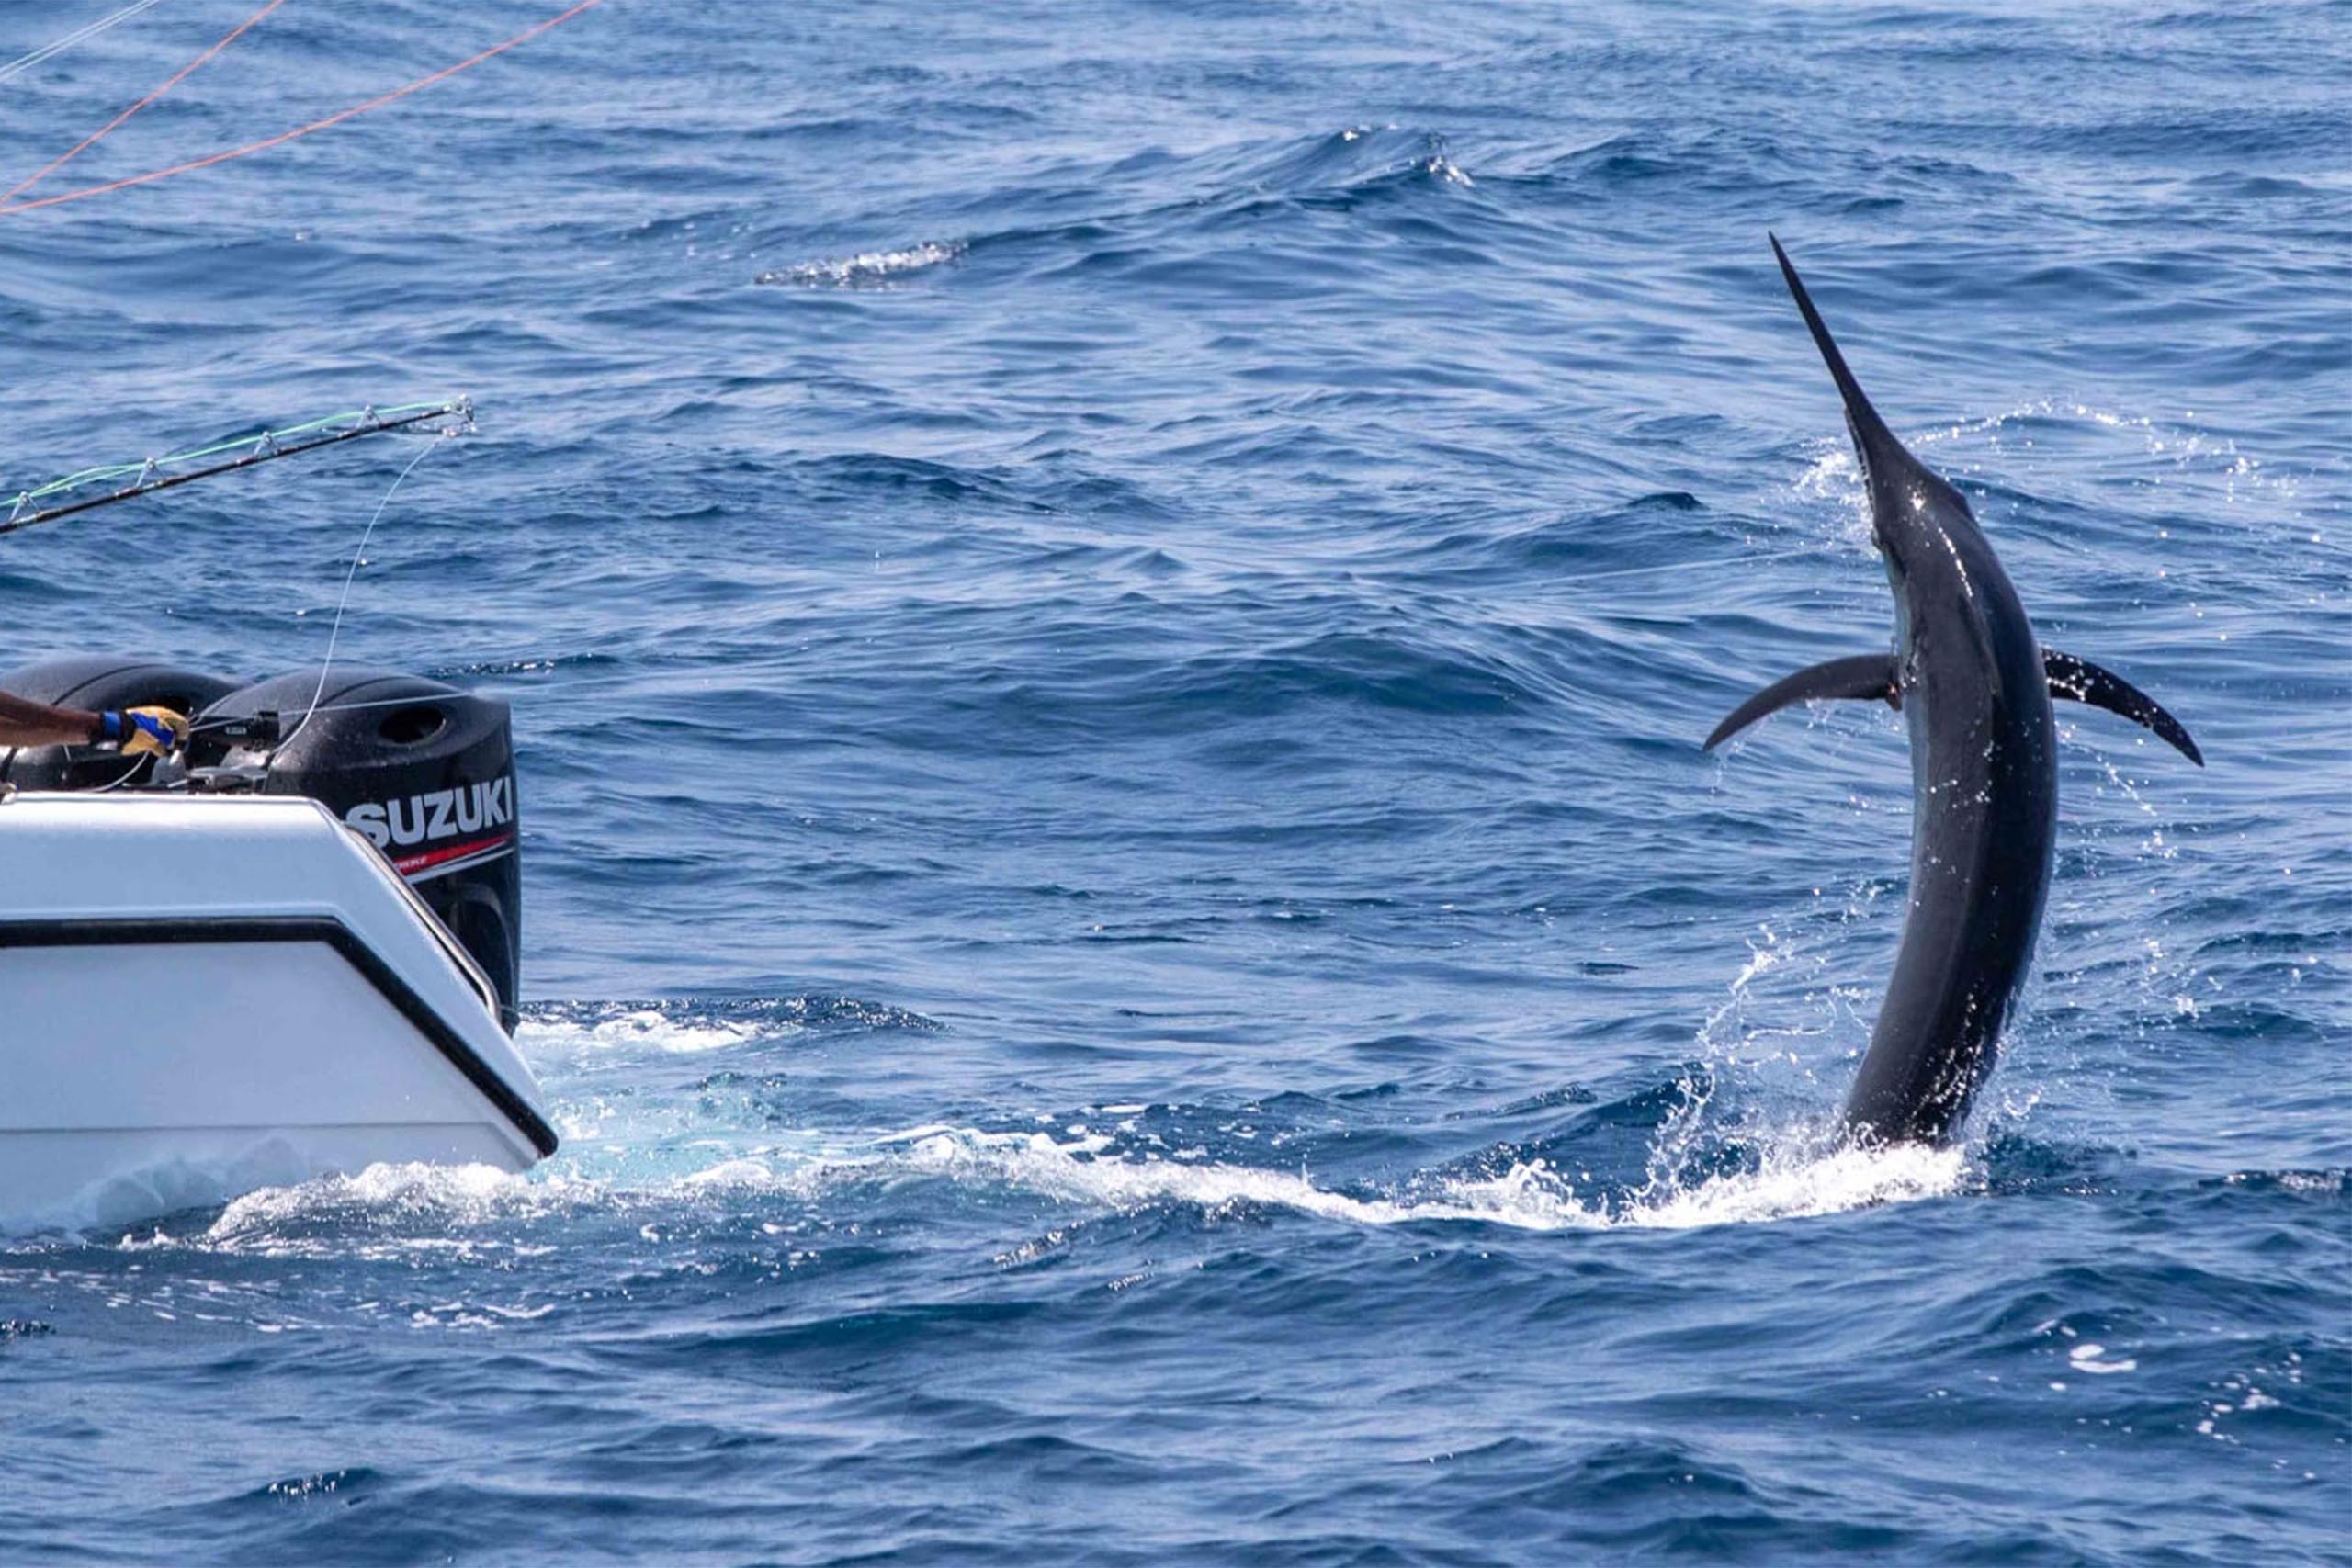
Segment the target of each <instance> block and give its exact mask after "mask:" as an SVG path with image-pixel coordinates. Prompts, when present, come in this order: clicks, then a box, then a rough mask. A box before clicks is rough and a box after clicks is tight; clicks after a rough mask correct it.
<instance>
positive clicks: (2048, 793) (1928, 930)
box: [1706, 239, 2204, 1143]
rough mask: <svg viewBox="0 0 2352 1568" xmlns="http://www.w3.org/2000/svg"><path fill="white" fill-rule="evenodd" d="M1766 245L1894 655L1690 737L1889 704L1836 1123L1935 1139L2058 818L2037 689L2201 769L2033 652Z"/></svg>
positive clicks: (2156, 710)
mask: <svg viewBox="0 0 2352 1568" xmlns="http://www.w3.org/2000/svg"><path fill="white" fill-rule="evenodd" d="M1772 253H1773V254H1774V255H1776V256H1778V257H1779V258H1780V262H1781V273H1782V275H1783V276H1786V278H1787V279H1788V284H1789V291H1790V292H1791V293H1792V294H1793V295H1794V296H1795V297H1796V302H1797V309H1798V310H1800V311H1802V312H1803V313H1804V320H1805V325H1806V326H1807V327H1809V328H1811V329H1812V332H1813V340H1814V343H1815V344H1816V345H1817V346H1818V347H1819V348H1820V350H1821V356H1822V358H1823V359H1825V360H1826V361H1827V362H1828V366H1829V374H1830V376H1831V377H1832V378H1834V379H1835V380H1836V381H1837V383H1838V392H1839V394H1840V395H1841V396H1842V397H1843V398H1844V400H1845V404H1846V424H1847V428H1848V429H1849V431H1850V432H1851V433H1852V435H1853V438H1854V450H1855V454H1856V456H1857V457H1859V459H1860V464H1861V469H1862V477H1863V482H1864V484H1865V485H1866V486H1867V488H1868V490H1869V493H1870V502H1871V543H1872V545H1873V547H1875V548H1876V549H1877V550H1878V552H1879V554H1880V556H1881V557H1882V558H1883V559H1884V560H1885V563H1886V576H1887V582H1888V585H1889V587H1890V588H1892V590H1893V591H1894V649H1893V651H1892V652H1885V653H1868V654H1860V655H1857V656H1855V657H1853V658H1850V659H1835V660H1830V661H1829V662H1828V663H1826V664H1816V665H1815V666H1814V667H1812V668H1811V669H1809V670H1801V671H1797V672H1796V673H1795V674H1793V675H1791V676H1789V677H1788V678H1786V679H1785V680H1782V681H1779V682H1775V683H1773V684H1772V685H1770V686H1768V687H1766V688H1765V689H1764V690H1763V691H1761V692H1758V694H1756V695H1754V696H1752V697H1750V698H1748V700H1747V702H1745V703H1742V704H1741V705H1739V706H1738V708H1736V710H1734V711H1733V713H1732V714H1731V716H1729V717H1727V718H1725V719H1724V721H1723V723H1722V724H1720V725H1718V726H1717V727H1716V728H1715V732H1714V733H1713V735H1710V736H1709V737H1708V738H1707V741H1706V744H1707V745H1708V746H1710V747H1713V745H1715V744H1716V743H1717V742H1718V741H1721V740H1723V739H1725V738H1726V737H1728V736H1730V735H1732V734H1734V733H1736V731H1738V730H1740V729H1742V728H1746V727H1747V725H1749V724H1752V723H1754V722H1755V721H1756V720H1757V719H1759V718H1761V717H1763V716H1765V715H1766V714H1769V713H1771V712H1773V711H1774V710H1776V709H1779V708H1781V707H1785V706H1787V705H1790V704H1792V703H1795V702H1801V701H1805V700H1808V699H1815V698H1840V697H1843V698H1860V699H1863V700H1868V701H1875V702H1883V703H1886V704H1889V705H1892V706H1894V707H1895V708H1898V709H1900V710H1901V711H1902V713H1903V715H1904V717H1905V721H1906V723H1907V724H1908V726H1909V728H1910V734H1911V777H1912V788H1913V801H1912V824H1911V888H1910V908H1909V912H1908V913H1907V914H1906V915H1905V919H1904V925H1903V942H1902V946H1901V948H1900V950H1899V951H1898V952H1897V953H1896V954H1895V959H1894V978H1893V980H1892V981H1891V982H1890V983H1889V985H1888V987H1887V991H1886V999H1885V1001H1884V1002H1883V1004H1882V1005H1881V1006H1880V1008H1879V1014H1878V1021H1877V1023H1876V1025H1875V1026H1874V1027H1873V1028H1872V1029H1871V1043H1870V1050H1869V1052H1868V1053H1867V1054H1866V1055H1864V1056H1863V1058H1862V1065H1861V1070H1860V1073H1859V1074H1858V1075H1857V1076H1856V1077H1855V1079H1854V1088H1853V1091H1852V1093H1851V1094H1850V1096H1849V1098H1848V1100H1847V1102H1846V1119H1847V1122H1848V1123H1849V1125H1850V1126H1851V1127H1852V1129H1853V1130H1854V1131H1855V1132H1856V1133H1857V1134H1860V1135H1861V1136H1863V1137H1865V1138H1867V1139H1871V1140H1873V1141H1877V1142H1881V1143H1899V1142H1925V1143H1945V1142H1948V1141H1950V1140H1951V1138H1953V1137H1954V1136H1956V1135H1957V1134H1958V1133H1959V1132H1960V1129H1961V1127H1962V1124H1963V1123H1964V1122H1966V1120H1967V1117H1968V1109H1969V1103H1970V1101H1971V1100H1973V1098H1974V1096H1975V1093H1976V1090H1977V1088H1978V1087H1979V1086H1980V1085H1981V1084H1983V1082H1984V1081H1985V1077H1986V1075H1987V1074H1989V1073H1990V1072H1991V1071H1992V1070H1993V1063H1994V1059H1995V1056H1996V1054H1997V1051H1998V1048H1999V1045H2000V1037H2001V1026H2002V1024H2003V1022H2004V1021H2006V1020H2007V1016H2008V1011H2009V1008H2010V1005H2011V1003H2012V1002H2013V1001H2014V1000H2015V999H2016V997H2017V993H2018V987H2019V986H2020V985H2021V984H2022V983H2023V982H2024V980H2025V977H2026V972H2027V967H2028V965H2029V964H2030V963H2031V961H2032V958H2033V945H2034V939H2035V937H2036V936H2037V935H2038V934H2039V932H2040V931H2041V908H2042V903H2043V901H2044V898H2045V897H2046V896H2047V894H2048V892H2049V888H2050V868H2051V850H2052V843H2053V841H2054V840H2055V838H2056V833H2057V823H2058V766H2057V746H2056V741H2055V738H2054V735H2053V727H2052V710H2051V698H2052V696H2062V697H2067V698H2071V699H2073V700H2075V701H2077V702H2084V703H2089V704H2091V705H2095V706H2098V707H2103V708H2107V709H2109V711H2110V712H2113V713H2118V714H2120V715H2122V716H2124V717H2126V718H2129V719H2131V720H2133V721H2134V722H2136V723H2139V724H2143V725H2145V726H2147V727H2148V728H2150V729H2152V730H2154V731H2155V733H2156V734H2158V735H2160V736H2162V737H2163V738H2164V739H2165V740H2167V741H2169V742H2171V744H2173V745H2174V746H2176V747H2177V748H2178V749H2179V750H2181V751H2182V752H2183V753H2184V754H2185V755H2187V756H2188V759H2189V760H2190V761H2194V762H2196V763H2198V764H2199V766H2202V765H2203V764H2204V758H2203V757H2202V756H2200V755H2199V752H2198V750H2197V743H2196V742H2195V741H2194V740H2192V739H2189V736H2188V731H2187V730H2186V729H2184V728H2181V726H2180V724H2179V722H2178V721H2177V720H2176V719H2175V718H2174V717H2173V716H2172V715H2170V714H2168V713H2166V712H2165V710H2164V709H2163V708H2162V707H2160V706H2158V705H2156V704H2155V702H2154V701H2153V700H2152V699H2151V698H2149V697H2148V696H2147V695H2145V694H2143V693H2142V692H2140V691H2139V690H2138V689H2137V688H2136V687H2134V686H2132V685H2131V684H2130V683H2129V682H2125V681H2124V680H2123V679H2121V678H2120V676H2117V675H2113V674H2110V673H2109V672H2108V671H2105V670H2102V669H2100V668H2099V667H2098V666H2097V665H2095V664H2091V663H2088V662H2086V661H2085V660H2080V659H2076V658H2075V657H2073V656H2072V655H2069V654H2064V653H2060V652H2058V651H2057V650H2055V649H2047V648H2044V647H2043V646H2042V645H2041V640H2040V638H2038V637H2036V636H2035V635H2034V630H2033V623H2032V622H2031V621H2030V620H2029V619H2027V617H2026V613H2025V605H2024V604H2022V603H2021V602H2020V601H2019V600H2018V592H2017V590H2016V588H2014V587H2013V586H2011V584H2010V582H2009V578H2008V574H2007V572H2005V571H2003V570H2001V562H2000V559H1999V558H1997V557H1996V556H1995V555H1994V553H1993V547H1992V545H1991V544H1990V543H1989V542H1987V541H1986V539H1985V534H1984V531H1983V530H1982V529H1980V528H1979V527H1978V526H1977V524H1976V518H1975V514H1974V513H1972V512H1970V510H1969V507H1968V502H1967V500H1966V499H1965V498H1964V497H1962V495H1961V493H1960V491H1957V490H1955V489H1953V488H1952V487H1951V485H1950V484H1948V483H1946V482H1945V481H1944V480H1943V479H1941V478H1939V476H1937V475H1935V474H1933V473H1930V472H1929V471H1928V469H1927V468H1925V467H1924V466H1923V465H1922V464H1921V463H1920V462H1919V460H1918V459H1917V457H1913V456H1912V455H1911V454H1910V452H1909V451H1907V450H1906V449H1905V447H1904V446H1903V444H1902V443H1901V442H1900V441H1898V440H1896V439H1895V438H1894V434H1893V433H1892V432H1891V431H1889V430H1888V429H1887V427H1886V423H1885V422H1884V421H1883V420H1882V419H1880V418H1879V415H1878V412H1877V411H1876V410H1875V409H1873V408H1872V407H1871V403H1870V400H1869V399H1868V398H1866V397H1864V396H1863V395H1862V389H1861V387H1860V384H1859V383H1858V382H1857V381H1856V380H1855V379H1854V376H1853V373H1852V372H1851V371H1850V370H1849V369H1848V368H1847V367H1846V361H1845V357H1844V355H1841V354H1839V353H1838V345H1837V344H1836V343H1835V342H1834V341H1832V340H1831V338H1830V335H1829V329H1828V328H1827V327H1826V326H1825V325H1823V324H1822V320H1821V315H1820V312H1818V311H1817V310H1815V309H1814V305H1813V300H1812V299H1811V297H1809V296H1808V295H1807V294H1806V293H1805V288H1804V282H1803V281H1802V280H1801V279H1799V277H1798V276H1797V273H1796V268H1795V267H1794V266H1792V265H1790V262H1789V257H1788V253H1787V252H1785V251H1783V250H1781V243H1780V241H1779V240H1777V239H1775V240H1774V241H1773V242H1772Z"/></svg>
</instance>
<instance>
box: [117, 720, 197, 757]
mask: <svg viewBox="0 0 2352 1568" xmlns="http://www.w3.org/2000/svg"><path fill="white" fill-rule="evenodd" d="M98 739H101V740H117V741H120V742H121V744H122V754H123V755H124V756H126V757H168V756H170V755H171V754H172V753H173V752H175V751H176V750H179V749H180V746H181V744H182V743H183V742H184V741H186V740H187V718H186V716H183V715H180V714H176V713H174V712H173V711H172V710H171V709H169V708H128V709H125V710H123V711H122V712H119V713H112V712H109V713H102V714H100V715H99V716H98Z"/></svg>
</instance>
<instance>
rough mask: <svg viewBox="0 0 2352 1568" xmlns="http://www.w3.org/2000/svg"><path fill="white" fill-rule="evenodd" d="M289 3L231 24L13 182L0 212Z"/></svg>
mask: <svg viewBox="0 0 2352 1568" xmlns="http://www.w3.org/2000/svg"><path fill="white" fill-rule="evenodd" d="M285 4H286V0H269V3H268V4H267V5H266V6H263V7H262V8H261V9H260V10H258V11H255V12H254V14H253V15H252V16H250V17H246V18H245V19H244V20H243V21H242V22H239V23H238V24H237V25H236V26H235V27H233V28H230V29H229V31H228V32H227V33H226V34H225V35H224V36H223V37H222V38H221V39H220V42H218V43H216V44H214V45H213V46H212V47H211V48H210V49H208V50H206V51H204V52H203V53H202V54H199V55H198V56H197V57H196V58H195V59H194V60H191V61H189V62H187V64H186V65H183V66H181V67H180V68H179V69H178V70H177V71H175V72H174V73H172V75H171V76H170V77H169V78H167V79H166V80H165V81H164V85H162V86H160V87H158V88H156V89H155V90H154V91H153V92H152V93H150V94H148V95H147V96H145V97H143V98H141V99H140V100H139V101H138V102H136V103H134V104H132V105H131V106H130V107H129V108H127V109H125V110H123V111H122V112H121V113H120V114H119V115H117V116H115V117H114V118H112V119H110V120H108V121H107V122H106V124H104V125H102V126H100V127H98V129H97V130H94V131H92V132H90V134H89V135H87V136H85V137H84V138H82V140H81V141H76V142H75V143H74V145H73V146H71V147H69V148H67V149H66V150H65V151H64V152H62V153H60V154H59V155H58V156H56V157H55V158H52V159H51V160H50V161H49V162H48V163H46V164H42V165H41V166H40V169H38V170H37V171H35V172H34V173H33V175H31V176H30V177H29V178H27V179H25V180H23V181H21V182H19V183H18V184H17V185H14V186H10V187H9V188H8V190H7V192H6V194H5V195H0V212H8V211H13V210H15V209H12V208H10V207H8V206H7V205H6V204H7V203H9V202H12V201H14V200H16V199H17V197H20V196H22V195H24V194H25V192H26V191H28V190H30V189H31V188H32V187H33V186H37V185H39V184H40V182H41V181H42V180H44V179H47V178H48V177H49V175H51V173H52V172H54V171H55V170H58V169H62V168H63V167H64V166H65V165H66V164H70V163H72V162H73V161H74V159H76V158H78V157H80V156H81V155H82V153H83V152H85V150H86V149H88V148H90V147H92V146H94V145H96V142H97V141H98V139H99V138H100V137H102V136H104V135H106V134H107V132H108V131H110V130H113V129H114V128H115V127H117V126H119V125H120V124H121V123H122V122H123V121H124V120H126V119H129V118H130V117H131V116H132V115H135V114H137V113H138V112H139V111H140V110H141V109H143V108H145V107H147V106H148V105H149V104H152V103H153V102H154V101H155V100H156V99H157V98H160V97H162V96H164V94H165V93H168V92H170V91H171V90H172V89H173V88H174V87H176V86H178V85H180V84H181V83H182V82H185V81H187V78H188V77H189V75H190V74H191V73H194V72H195V71H196V70H197V69H198V67H200V66H201V65H203V64H204V62H207V61H209V60H210V59H211V58H212V57H213V56H215V55H217V54H219V53H220V51H222V50H224V49H226V48H228V47H229V46H230V45H231V44H232V43H234V42H236V41H237V40H238V39H241V38H243V36H244V35H245V33H246V32H247V31H248V30H249V29H250V28H252V27H253V26H254V23H256V22H258V21H260V20H261V19H262V18H263V17H266V16H268V15H269V14H270V13H271V12H272V11H275V10H277V8H278V7H279V6H283V5H285ZM31 205H33V206H35V207H38V206H40V203H39V202H34V203H32V204H31Z"/></svg>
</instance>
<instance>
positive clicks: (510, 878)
mask: <svg viewBox="0 0 2352 1568" xmlns="http://www.w3.org/2000/svg"><path fill="white" fill-rule="evenodd" d="M305 715H308V717H307V718H306V717H305ZM265 759H266V762H267V771H266V775H265V777H264V781H263V783H262V784H261V787H262V790H263V791H264V793H266V794H269V795H308V796H310V797H311V799H313V800H316V801H319V802H321V803H322V804H323V805H324V806H325V807H327V809H329V810H330V811H332V812H334V814H335V815H336V816H337V817H339V818H343V820H344V821H345V822H347V823H349V824H350V825H351V826H352V827H354V828H356V829H358V830H359V831H360V832H362V833H365V834H366V835H367V836H368V839H370V840H373V841H374V843H375V845H376V847H377V848H378V849H379V850H381V851H383V852H384V854H385V856H386V857H387V858H389V859H390V861H391V863H392V866H393V868H394V869H395V870H397V871H398V872H399V873H400V874H401V876H402V877H404V878H405V879H406V880H407V881H408V883H409V885H410V886H413V887H414V888H415V890H416V892H417V895H418V896H419V897H422V898H423V899H424V902H425V904H426V905H427V907H429V908H431V909H432V910H433V912H434V913H435V914H436V915H438V916H440V917H441V922H442V923H443V924H444V925H446V926H447V927H448V928H449V930H450V931H451V932H452V933H453V934H454V935H455V936H456V937H457V939H458V941H459V942H462V943H463V944H464V945H465V948H466V951H467V952H469V953H472V954H473V957H474V961H475V962H476V963H478V964H481V967H482V972H483V973H484V974H486V975H487V976H489V977H490V981H491V984H492V986H493V987H496V988H497V991H498V1001H499V1013H500V1018H501V1021H503V1023H504V1024H505V1026H506V1028H507V1030H508V1032H513V1030H514V1028H515V996H516V989H517V985H516V983H517V980H518V978H519V976H520V971H521V965H522V942H523V881H522V863H521V860H520V857H519V854H518V850H519V847H520V843H521V824H520V820H519V817H518V806H519V803H518V802H517V801H516V799H515V737H514V728H513V722H512V719H511V717H510V716H509V713H508V710H507V706H506V705H505V704H504V703H503V702H501V701H499V700H498V699H496V698H494V697H480V696H475V695H474V694H471V693H469V692H461V691H459V690H458V689H457V688H456V687H454V686H445V685H443V684H442V683H441V682H438V681H428V680H425V679H424V678H422V677H420V676H415V675H401V674H395V673H393V672H391V671H383V670H362V669H349V668H342V667H338V668H336V669H335V670H334V673H333V674H332V676H331V677H330V678H329V679H328V680H327V682H326V684H325V685H324V687H323V688H322V686H321V685H320V682H319V673H318V671H315V670H309V671H298V672H296V673H294V674H291V675H281V676H279V677H277V679H276V680H271V681H264V682H261V683H260V684H258V685H254V686H247V687H245V688H243V690H241V691H236V692H232V693H229V694H226V695H224V696H221V697H220V698H219V699H218V700H217V701H214V702H212V703H210V704H209V705H207V706H205V707H204V708H203V709H202V711H201V712H200V713H199V714H198V716H197V722H196V733H195V736H194V738H193V739H191V740H190V741H189V743H188V763H189V766H190V767H191V768H192V769H204V768H218V767H223V766H226V767H231V768H235V767H237V766H239V765H240V764H251V763H254V762H258V761H263V760H265Z"/></svg>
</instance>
